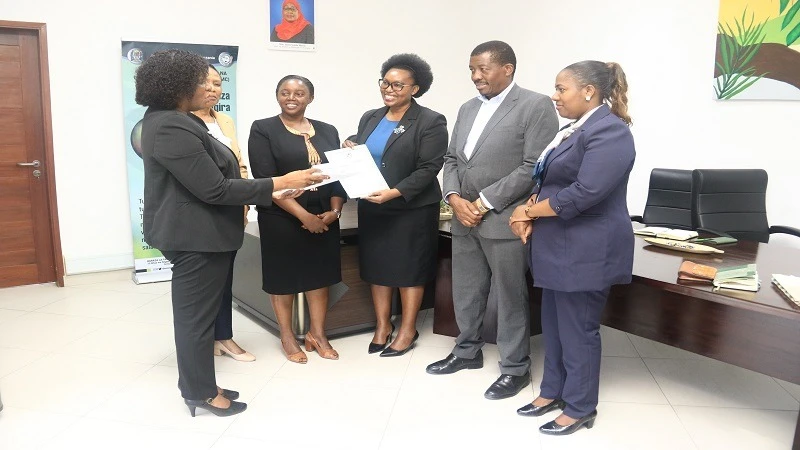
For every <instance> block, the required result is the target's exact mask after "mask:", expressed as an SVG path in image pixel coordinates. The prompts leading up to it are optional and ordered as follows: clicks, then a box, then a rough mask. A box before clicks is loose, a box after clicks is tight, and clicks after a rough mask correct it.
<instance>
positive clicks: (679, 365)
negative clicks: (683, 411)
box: [644, 359, 798, 411]
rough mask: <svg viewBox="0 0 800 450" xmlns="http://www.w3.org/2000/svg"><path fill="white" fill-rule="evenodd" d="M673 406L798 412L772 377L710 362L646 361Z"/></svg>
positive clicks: (796, 407)
mask: <svg viewBox="0 0 800 450" xmlns="http://www.w3.org/2000/svg"><path fill="white" fill-rule="evenodd" d="M644 361H645V363H646V364H647V367H648V368H649V369H650V371H651V372H652V373H653V376H655V378H656V381H657V382H658V384H659V386H660V387H661V389H662V390H663V391H664V394H665V395H666V396H667V399H668V400H669V402H670V403H671V404H672V405H685V406H714V407H730V408H761V409H779V410H789V411H797V409H798V402H797V400H795V399H794V398H792V397H791V396H790V395H788V394H787V392H786V390H784V389H783V388H782V387H781V386H780V385H779V384H778V383H777V382H775V380H774V379H772V377H768V376H766V375H762V374H759V373H756V372H753V371H750V370H747V369H742V368H740V367H736V366H732V365H730V364H725V363H722V362H719V361H714V360H711V359H708V360H703V361H700V360H677V359H644Z"/></svg>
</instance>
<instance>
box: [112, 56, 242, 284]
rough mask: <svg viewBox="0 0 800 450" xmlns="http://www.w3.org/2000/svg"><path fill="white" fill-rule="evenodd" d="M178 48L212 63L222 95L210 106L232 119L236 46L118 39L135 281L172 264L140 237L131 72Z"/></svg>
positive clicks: (137, 116) (165, 273)
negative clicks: (120, 48) (120, 54)
mask: <svg viewBox="0 0 800 450" xmlns="http://www.w3.org/2000/svg"><path fill="white" fill-rule="evenodd" d="M169 49H179V50H188V51H191V52H194V53H197V54H199V55H200V56H202V57H203V58H205V59H207V60H208V63H209V64H213V65H214V67H215V68H216V69H217V70H218V71H219V74H220V76H221V77H222V96H221V97H220V101H219V103H218V104H217V105H216V106H215V107H214V109H216V110H217V111H221V112H224V113H225V114H227V115H229V116H231V117H232V118H233V120H234V123H235V121H236V63H237V62H238V60H239V47H238V46H231V45H212V44H176V43H169V42H142V41H122V108H123V121H124V123H123V126H124V129H123V133H124V135H123V137H124V141H125V160H126V165H127V167H128V196H129V199H130V212H131V231H132V234H133V260H134V271H133V281H134V282H135V283H136V284H140V283H153V282H157V281H168V280H170V279H171V278H172V270H171V267H172V264H170V262H169V261H167V259H166V258H164V256H162V255H161V252H160V251H158V250H157V249H155V248H153V247H151V246H150V245H148V244H147V242H145V240H144V230H143V229H142V222H143V220H142V219H143V217H144V166H143V164H142V156H141V155H142V149H141V142H142V139H141V138H142V117H144V112H145V110H146V108H145V107H144V106H141V105H137V104H136V101H135V97H136V84H135V81H134V75H135V74H136V69H137V68H138V67H139V65H141V64H142V62H143V61H144V60H145V59H147V58H148V57H149V56H150V55H152V54H153V53H155V52H157V51H159V50H169Z"/></svg>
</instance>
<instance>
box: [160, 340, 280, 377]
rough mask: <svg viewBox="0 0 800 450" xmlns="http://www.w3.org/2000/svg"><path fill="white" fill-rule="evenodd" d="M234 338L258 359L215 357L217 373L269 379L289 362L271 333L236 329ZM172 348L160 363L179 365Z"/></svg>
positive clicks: (171, 365) (163, 364)
mask: <svg viewBox="0 0 800 450" xmlns="http://www.w3.org/2000/svg"><path fill="white" fill-rule="evenodd" d="M233 338H234V340H235V341H236V342H237V343H238V344H239V345H240V346H241V347H242V348H243V349H245V350H247V351H249V352H250V353H252V354H253V355H254V356H255V357H256V360H255V361H252V362H241V361H236V360H234V359H233V358H231V357H230V356H228V355H223V356H216V357H215V358H214V367H215V369H216V371H217V373H222V372H228V373H241V374H253V375H260V376H262V377H264V379H267V378H270V377H272V376H273V375H275V374H276V373H277V372H278V370H280V368H281V367H283V366H284V364H289V362H288V361H287V360H286V357H285V356H284V355H283V351H282V350H281V346H280V340H279V339H278V338H277V337H275V336H273V335H271V334H265V333H251V332H247V331H236V332H234V335H233ZM172 350H173V352H172V353H171V354H170V355H169V356H168V357H167V358H166V359H164V360H162V361H161V362H159V363H158V365H160V366H169V367H178V358H177V356H176V354H175V352H174V350H175V345H174V344H173V345H172Z"/></svg>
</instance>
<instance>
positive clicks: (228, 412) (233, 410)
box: [183, 399, 247, 417]
mask: <svg viewBox="0 0 800 450" xmlns="http://www.w3.org/2000/svg"><path fill="white" fill-rule="evenodd" d="M183 402H184V403H186V406H188V407H189V412H190V413H191V414H192V417H194V414H195V410H196V409H197V408H200V409H205V410H206V411H208V412H210V413H213V414H214V415H215V416H219V417H226V416H232V415H234V414H239V413H240V412H243V411H244V410H245V409H247V403H242V402H235V401H233V400H231V406H229V407H227V408H218V407H216V406H214V405H212V404H211V399H208V400H189V399H184V400H183Z"/></svg>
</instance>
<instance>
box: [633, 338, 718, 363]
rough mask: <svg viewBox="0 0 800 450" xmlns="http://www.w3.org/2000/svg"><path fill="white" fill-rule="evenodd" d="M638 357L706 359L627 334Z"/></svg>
mask: <svg viewBox="0 0 800 450" xmlns="http://www.w3.org/2000/svg"><path fill="white" fill-rule="evenodd" d="M627 334H628V337H629V338H630V340H631V342H632V343H633V346H634V347H635V348H636V351H637V352H638V353H639V356H641V357H642V358H653V359H702V360H705V359H708V358H706V357H705V356H702V355H698V354H697V353H692V352H688V351H686V350H682V349H679V348H677V347H671V346H669V345H665V344H662V343H660V342H656V341H651V340H650V339H645V338H643V337H639V336H636V335H633V334H630V333H627Z"/></svg>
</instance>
